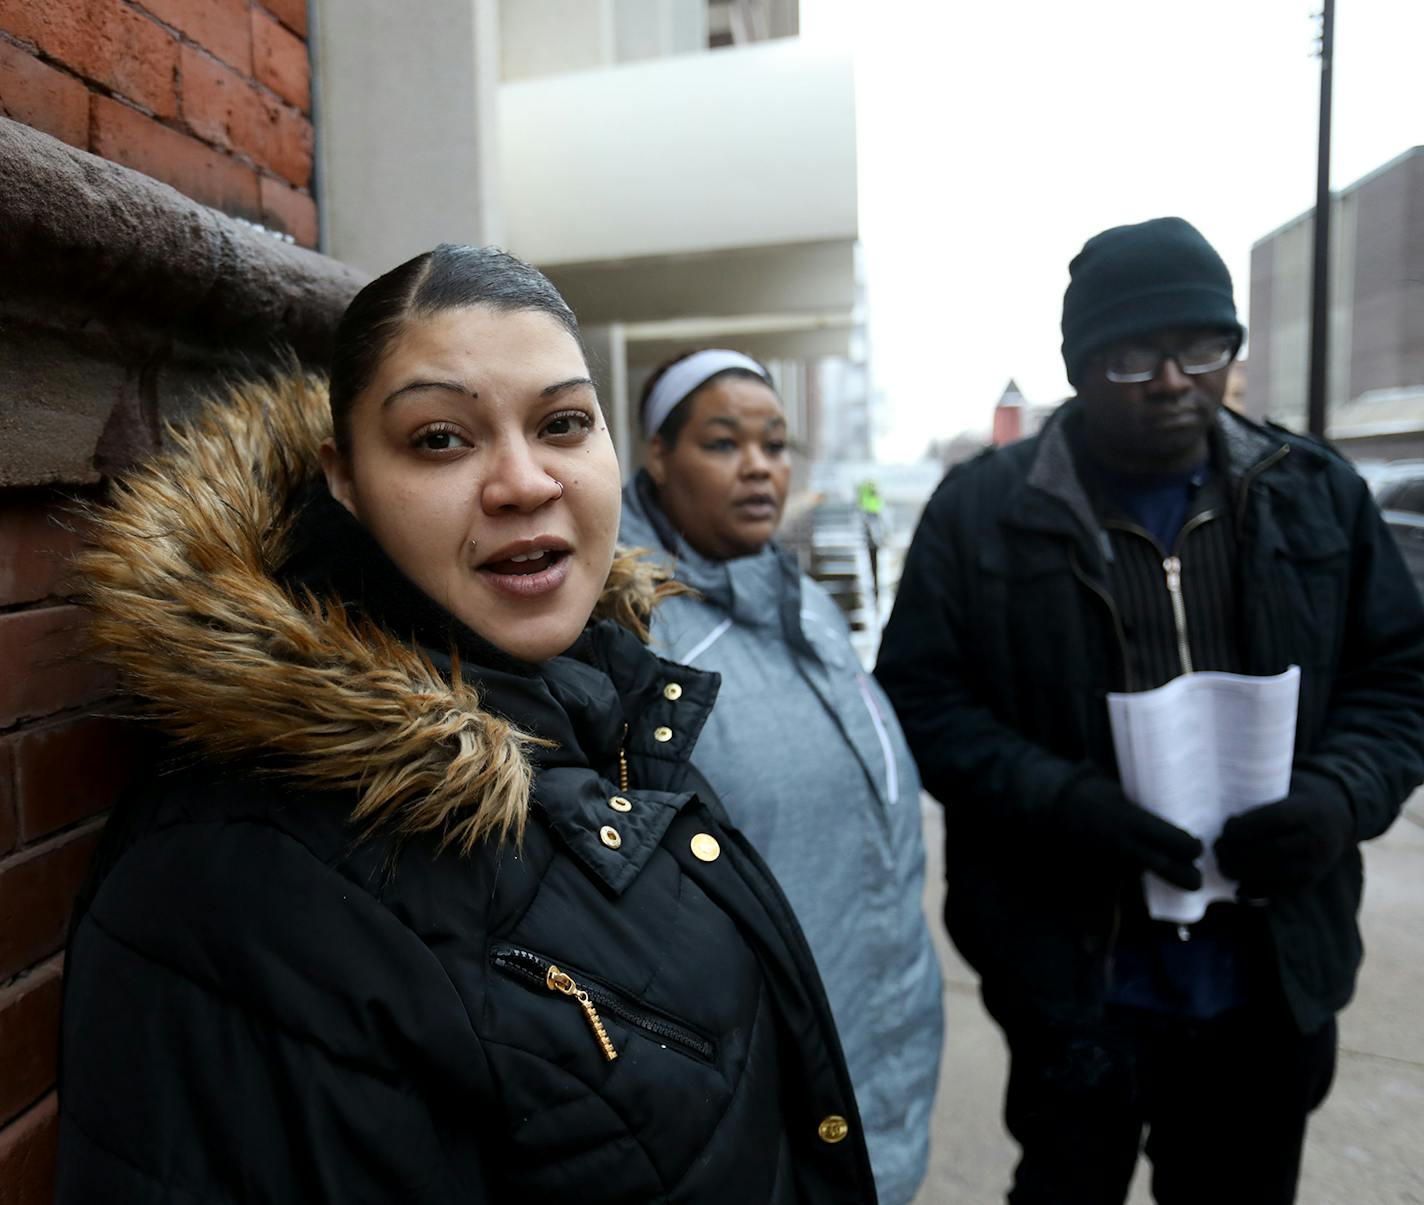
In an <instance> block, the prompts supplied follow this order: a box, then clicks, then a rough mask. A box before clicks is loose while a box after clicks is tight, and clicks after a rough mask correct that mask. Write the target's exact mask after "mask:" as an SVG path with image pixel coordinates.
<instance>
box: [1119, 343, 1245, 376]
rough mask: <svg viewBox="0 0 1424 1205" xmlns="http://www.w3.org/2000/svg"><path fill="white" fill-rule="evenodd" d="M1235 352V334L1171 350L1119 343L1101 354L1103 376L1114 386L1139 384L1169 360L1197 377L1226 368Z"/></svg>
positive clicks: (1141, 344) (1155, 373)
mask: <svg viewBox="0 0 1424 1205" xmlns="http://www.w3.org/2000/svg"><path fill="white" fill-rule="evenodd" d="M1236 349H1237V339H1236V336H1235V335H1208V336H1206V337H1205V338H1201V339H1195V340H1193V341H1192V342H1191V343H1188V344H1187V345H1186V346H1184V347H1179V348H1176V349H1175V350H1172V351H1168V350H1166V349H1165V348H1161V347H1149V346H1147V345H1146V344H1144V343H1120V344H1118V345H1117V346H1116V347H1110V348H1108V350H1107V351H1106V352H1104V353H1103V375H1104V376H1106V377H1107V379H1108V380H1110V381H1112V382H1113V383H1114V384H1117V385H1140V384H1142V382H1144V381H1150V380H1151V379H1152V378H1153V377H1155V376H1156V375H1157V373H1158V372H1159V371H1161V368H1162V362H1163V361H1164V360H1167V359H1171V360H1175V361H1176V363H1177V367H1178V368H1180V369H1181V370H1182V371H1183V372H1184V373H1186V374H1187V376H1189V377H1199V376H1201V375H1202V374H1203V373H1208V372H1216V371H1217V370H1218V369H1220V368H1225V367H1226V366H1227V365H1228V364H1230V363H1231V360H1232V357H1233V356H1235V355H1236Z"/></svg>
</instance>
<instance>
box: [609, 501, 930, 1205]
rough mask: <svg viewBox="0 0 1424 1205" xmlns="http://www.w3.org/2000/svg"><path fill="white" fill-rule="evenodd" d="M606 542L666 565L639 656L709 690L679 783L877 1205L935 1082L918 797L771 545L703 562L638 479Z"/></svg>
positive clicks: (907, 1193) (881, 710) (855, 676)
mask: <svg viewBox="0 0 1424 1205" xmlns="http://www.w3.org/2000/svg"><path fill="white" fill-rule="evenodd" d="M620 541H621V542H622V543H624V544H626V545H629V546H633V547H642V548H647V549H649V550H651V551H652V552H654V553H657V552H660V551H661V552H667V553H671V554H672V555H673V557H674V558H675V567H676V576H677V579H678V580H679V581H681V582H683V583H685V584H686V585H689V586H691V587H692V588H693V589H695V590H696V591H697V593H698V596H697V597H693V596H686V595H684V596H679V597H675V598H671V599H668V600H667V601H665V602H663V603H662V604H661V605H660V606H659V607H658V609H657V611H656V612H655V615H654V621H653V649H654V651H656V652H658V653H660V654H661V655H663V656H665V657H668V658H670V659H672V660H674V661H679V662H682V663H684V664H687V665H694V666H696V667H697V668H698V669H708V670H715V671H717V672H718V673H719V674H721V676H722V687H721V691H720V693H719V695H718V699H717V704H716V706H715V707H713V709H712V714H711V717H710V719H709V720H708V721H707V725H706V727H705V728H704V729H703V731H702V735H701V737H700V738H699V740H698V745H697V757H696V761H697V767H698V769H699V770H700V771H701V772H702V774H703V775H704V776H705V777H706V778H707V779H708V780H709V781H710V783H711V784H712V786H713V787H714V788H715V789H716V791H717V794H718V795H719V796H720V797H721V799H722V802H723V803H724V804H725V806H726V808H727V811H728V813H729V814H730V815H731V818H732V820H733V822H734V823H735V824H736V825H737V826H738V827H739V828H740V829H741V830H742V831H743V832H744V833H745V834H746V835H747V837H748V838H749V839H750V840H751V842H752V844H753V845H755V846H756V848H757V850H758V851H759V852H760V853H761V855H762V857H763V858H765V859H766V861H767V863H768V864H769V865H770V866H771V869H772V871H773V872H774V873H775V875H776V877H777V879H778V880H779V881H780V883H781V886H782V889H783V890H784V891H785V892H786V895H787V898H788V899H789V900H790V901H791V904H792V907H793V908H794V909H795V910H796V915H797V918H798V919H799V920H800V922H801V927H802V929H803V930H804V931H805V935H806V939H807V941H808V942H809V944H810V946H811V951H812V953H813V954H814V955H815V957H816V962H817V964H818V966H819V968H820V971H821V978H822V980H823V982H824V983H825V988H826V994H827V996H828V997H829V999H830V1003H831V1011H832V1012H833V1014H834V1015H835V1019H836V1027H837V1029H838V1030H839V1031H840V1037H841V1043H842V1045H843V1046H844V1049H845V1058H846V1063H847V1065H848V1067H849V1068H850V1074H851V1080H852V1082H853V1083H854V1085H855V1092H856V1098H857V1100H858V1102H859V1105H860V1115H861V1121H862V1124H863V1125H864V1126H865V1131H866V1133H865V1139H866V1144H867V1146H868V1147H869V1149H870V1160H871V1165H872V1167H873V1168H874V1171H875V1181H876V1186H877V1189H878V1192H879V1195H880V1199H881V1201H882V1202H886V1203H887V1205H902V1203H904V1202H908V1201H909V1200H910V1199H911V1198H912V1197H913V1196H914V1194H915V1190H916V1189H917V1187H918V1186H919V1184H920V1181H921V1180H922V1179H923V1178H924V1174H925V1167H926V1162H927V1160H928V1154H929V1120H930V1110H931V1107H932V1105H933V1103H934V1091H935V1085H936V1082H937V1079H938V1068H939V1055H940V1046H941V1042H942V1038H943V1014H942V1010H941V1001H940V972H939V964H938V962H937V960H936V958H935V953H934V949H933V947H932V946H931V943H930V935H929V928H928V925H927V924H926V921H925V917H924V913H923V910H922V908H921V896H922V893H923V890H924V844H923V839H922V836H921V831H920V781H919V777H918V776H917V774H916V771H915V763H914V760H913V759H912V758H911V756H910V751H909V748H908V746H907V745H906V744H905V739H904V736H903V735H902V734H901V732H900V726H899V724H898V722H897V721H896V719H895V714H894V712H893V711H892V710H891V707H890V703H889V701H888V700H887V699H886V697H885V695H884V694H883V693H882V692H881V690H880V687H879V685H878V684H877V683H876V682H875V680H874V679H873V678H872V677H870V676H869V675H868V674H866V673H864V672H863V671H862V669H861V667H860V665H859V663H858V662H857V660H856V656H855V653H854V651H853V650H852V649H851V645H850V639H849V630H848V628H847V626H846V623H845V619H844V617H843V616H842V614H841V612H840V609H839V608H838V607H837V606H836V605H835V603H834V602H832V601H831V599H830V597H829V595H827V594H826V593H825V591H823V590H822V589H821V588H820V586H818V585H817V584H816V583H815V582H813V581H811V580H810V579H809V578H807V577H805V576H804V575H803V574H802V573H801V572H800V571H799V569H798V568H797V566H796V564H795V562H794V561H793V560H792V559H791V558H790V557H789V556H788V555H787V554H786V553H784V552H782V551H781V550H779V549H778V548H776V547H775V545H773V544H769V545H767V546H766V547H765V548H763V549H762V550H761V552H759V553H757V554H756V555H754V556H747V557H739V558H737V559H735V560H730V561H714V560H709V559H707V558H706V557H703V556H701V555H700V554H698V553H697V552H695V551H693V550H692V549H691V548H690V547H688V545H687V544H686V542H685V541H683V540H682V539H681V538H680V537H679V536H678V535H677V534H676V533H675V532H674V531H673V530H672V528H671V525H670V524H669V522H668V520H667V518H666V516H665V515H664V514H663V513H662V511H661V509H660V508H659V507H658V503H657V501H656V500H655V497H654V494H653V488H652V485H651V482H650V481H649V480H648V479H647V477H646V475H645V474H639V477H638V478H636V479H635V480H634V481H632V482H630V483H629V485H628V486H627V487H626V488H625V489H624V491H623V523H622V529H621V531H620Z"/></svg>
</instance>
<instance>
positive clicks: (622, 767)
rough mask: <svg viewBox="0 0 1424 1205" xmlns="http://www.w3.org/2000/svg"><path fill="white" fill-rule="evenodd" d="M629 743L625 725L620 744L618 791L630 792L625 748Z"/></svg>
mask: <svg viewBox="0 0 1424 1205" xmlns="http://www.w3.org/2000/svg"><path fill="white" fill-rule="evenodd" d="M627 743H628V725H627V724H624V725H623V739H622V740H621V741H619V742H618V789H619V790H620V791H622V792H623V793H624V794H625V795H626V794H627V792H628V753H627V751H626V750H625V749H624V748H623V746H624V745H626V744H627Z"/></svg>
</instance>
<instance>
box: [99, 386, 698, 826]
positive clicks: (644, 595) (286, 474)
mask: <svg viewBox="0 0 1424 1205" xmlns="http://www.w3.org/2000/svg"><path fill="white" fill-rule="evenodd" d="M329 433H330V415H329V411H328V407H327V399H326V386H325V382H324V381H322V380H320V379H319V378H316V377H311V376H302V375H298V374H290V375H287V376H285V377H282V378H280V379H277V380H274V381H250V382H246V383H243V384H241V385H239V386H236V387H234V388H232V389H231V390H230V391H229V392H228V393H227V395H226V396H224V397H221V398H218V399H215V400H214V401H212V402H211V403H209V404H208V405H207V406H205V407H204V408H203V409H202V410H201V411H200V412H199V413H198V415H197V416H196V417H195V418H194V419H193V420H192V421H191V422H189V423H187V424H184V425H183V426H181V427H172V426H171V427H169V428H168V429H167V431H166V432H165V446H166V448H167V450H166V451H164V452H163V453H161V454H160V455H158V456H156V457H155V458H153V459H152V460H150V461H148V462H147V463H145V464H143V465H141V466H140V467H138V468H136V469H135V470H133V471H132V472H130V473H128V474H126V475H125V476H124V477H122V478H120V479H119V480H117V481H115V482H114V484H113V488H112V492H111V496H110V500H109V501H108V502H107V503H105V504H102V505H99V506H95V507H93V508H92V509H91V510H90V511H89V512H88V513H87V515H86V523H87V526H88V529H89V533H90V546H89V548H88V550H87V551H86V552H85V553H83V554H81V556H80V558H79V561H78V563H77V566H76V568H77V569H78V572H79V578H80V581H81V591H82V594H83V597H84V600H85V602H86V603H87V604H88V607H89V610H90V614H91V623H92V626H91V632H92V637H93V640H94V643H95V647H96V652H97V655H98V656H100V657H102V658H103V659H104V660H106V661H107V662H109V663H110V664H112V665H114V666H116V667H117V668H118V669H119V671H120V673H121V675H122V677H123V679H124V682H125V684H126V686H127V688H128V689H129V690H131V691H133V692H134V693H135V694H136V695H137V696H139V698H140V699H142V700H143V701H144V707H145V709H146V712H147V714H148V715H149V716H151V717H152V718H153V719H154V720H155V721H156V722H157V723H158V725H159V726H160V727H161V728H162V729H163V730H164V731H165V732H167V733H168V734H170V735H172V736H174V737H176V738H178V739H180V740H182V741H184V742H187V743H188V744H190V745H192V746H194V747H196V748H197V749H199V750H200V751H201V752H202V753H204V754H206V755H209V756H213V757H217V758H223V759H230V758H238V757H252V756H256V757H259V758H260V759H261V762H262V764H263V765H265V766H268V767H270V768H272V769H273V770H274V771H275V772H276V773H278V774H280V775H282V776H283V777H287V778H290V779H292V780H294V781H296V782H298V783H300V784H303V785H305V786H309V787H314V788H317V789H322V790H338V791H354V792H355V793H356V795H357V803H356V806H355V808H354V809H353V813H352V818H353V819H354V820H355V821H357V822H358V823H360V824H362V825H363V826H365V827H366V828H368V829H369V828H374V827H377V826H384V825H387V824H390V825H393V826H394V827H395V828H396V829H397V830H399V831H401V832H403V833H415V832H435V833H438V834H439V835H440V837H441V839H442V841H443V842H445V843H452V844H455V845H457V846H458V847H459V848H460V849H462V850H464V851H469V850H470V849H472V848H474V846H475V845H476V844H478V843H479V842H480V841H481V840H482V839H484V838H485V837H487V836H493V837H494V838H496V839H504V838H505V837H507V836H510V835H513V836H514V837H515V839H516V840H517V839H518V837H519V836H520V835H521V834H522V832H523V828H524V823H525V819H526V816H527V814H528V807H529V792H530V786H531V782H532V773H531V770H530V765H529V758H528V750H529V747H530V746H531V745H534V744H540V743H542V742H540V741H538V740H537V739H536V738H535V737H533V736H531V735H530V734H528V733H524V732H520V731H519V730H518V729H516V728H515V727H514V726H513V725H511V724H510V723H509V722H508V721H506V720H504V719H502V718H500V717H498V716H496V715H493V714H491V713H489V712H487V711H485V710H483V709H482V708H481V706H480V699H479V694H478V692H477V691H476V689H475V687H474V685H473V684H472V683H470V682H469V681H467V680H465V679H464V678H463V677H462V676H461V674H460V671H459V667H458V663H457V664H456V668H455V672H454V673H453V675H451V677H450V678H449V679H448V680H447V678H446V677H445V676H443V675H442V674H441V673H440V672H439V671H438V670H437V669H436V668H435V667H434V666H433V665H432V664H431V663H430V662H429V660H428V659H427V658H426V657H425V656H424V655H422V654H421V653H420V652H419V651H418V650H415V649H412V648H410V647H409V646H407V645H405V644H402V643H401V642H399V641H397V640H395V639H394V638H392V637H391V636H390V635H388V634H387V633H386V632H384V631H383V630H381V629H380V628H379V627H377V626H376V625H375V624H373V623H370V622H365V621H358V620H355V619H353V618H352V617H350V616H349V615H347V614H346V612H345V611H344V610H343V609H342V608H341V607H340V606H339V605H333V604H329V603H326V602H323V601H322V600H320V599H318V598H316V597H314V596H312V595H311V594H310V593H308V592H305V591H303V592H300V593H299V592H297V591H294V590H292V589H290V588H288V587H287V586H285V585H284V584H282V583H281V582H279V581H278V580H277V576H276V575H277V570H278V569H279V568H280V567H281V566H282V564H283V563H284V562H285V560H286V557H287V553H288V549H289V545H290V537H291V533H292V528H293V523H294V520H295V518H296V514H295V512H294V509H293V503H294V500H295V499H296V498H298V497H299V496H300V495H301V493H302V491H303V490H304V488H305V487H307V486H309V485H310V484H311V483H312V482H313V481H315V480H316V479H317V477H318V476H319V474H320V471H321V470H320V461H319V458H318V454H317V449H318V448H319V447H320V445H321V442H322V440H323V439H325V438H326V437H327V435H328V434H329ZM664 576H665V575H664V574H662V573H661V572H660V571H658V570H657V569H655V568H654V567H653V566H651V565H650V564H649V563H648V562H646V561H644V560H642V559H641V558H640V557H639V556H638V555H636V554H634V553H628V552H626V551H624V550H620V552H619V555H618V556H617V558H616V559H615V561H614V565H613V570H612V572H611V573H610V575H609V581H608V585H607V588H606V590H605V593H604V595H603V598H602V599H601V600H600V603H599V613H600V614H601V615H604V616H608V617H610V618H614V619H617V620H619V621H620V622H622V623H624V624H625V625H626V626H628V627H630V628H632V629H633V630H634V631H636V632H638V633H639V634H640V636H641V637H642V638H643V639H644V640H646V639H647V627H648V622H649V619H650V617H651V614H652V608H653V606H654V605H655V603H656V601H657V599H658V597H659V596H660V595H661V594H663V593H667V592H668V590H669V586H670V583H667V582H665V581H663V580H662V578H663V577H664Z"/></svg>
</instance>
